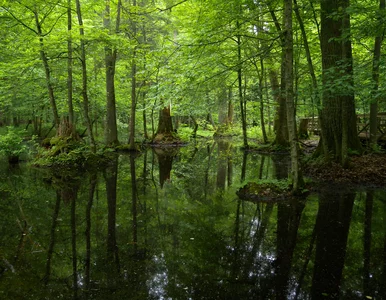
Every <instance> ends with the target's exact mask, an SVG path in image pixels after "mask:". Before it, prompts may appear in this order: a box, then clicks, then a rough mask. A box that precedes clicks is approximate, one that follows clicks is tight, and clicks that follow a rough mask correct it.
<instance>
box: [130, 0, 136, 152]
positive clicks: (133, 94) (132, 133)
mask: <svg viewBox="0 0 386 300" xmlns="http://www.w3.org/2000/svg"><path fill="white" fill-rule="evenodd" d="M136 6H137V1H136V0H133V7H134V9H136ZM134 18H135V16H134ZM132 30H133V33H132V35H133V37H134V38H135V39H136V37H137V22H136V20H135V19H133V21H132ZM136 52H137V49H136V47H134V49H133V54H132V55H133V56H132V59H131V107H130V124H129V130H130V136H129V149H130V150H135V139H134V137H135V110H136V106H137V91H136V85H137V65H136Z"/></svg>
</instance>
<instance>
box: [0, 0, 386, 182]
mask: <svg viewBox="0 0 386 300" xmlns="http://www.w3.org/2000/svg"><path fill="white" fill-rule="evenodd" d="M384 11H385V3H384V1H383V0H380V1H379V2H378V3H377V2H376V1H351V3H350V2H349V1H348V0H342V1H333V0H328V1H312V0H310V1H297V0H295V1H293V2H292V1H274V0H272V1H266V2H259V1H254V0H251V1H243V0H238V1H227V2H225V1H216V0H210V1H209V0H208V1H195V0H186V1H135V0H133V1H123V0H118V1H105V2H103V3H100V2H97V1H80V0H79V1H70V0H68V1H48V2H47V1H27V0H26V1H24V0H23V1H3V3H2V5H1V11H0V13H1V18H0V20H1V30H2V39H1V44H2V45H1V46H2V56H1V63H0V78H1V85H0V89H1V93H0V106H1V108H0V120H1V125H2V127H3V129H4V128H6V126H8V128H10V127H12V128H15V127H20V128H26V129H27V130H28V132H29V133H30V135H36V136H38V137H39V138H40V140H45V144H48V145H49V144H50V142H52V141H50V140H47V138H51V137H53V136H56V137H62V138H66V137H67V138H68V137H70V136H71V138H72V139H75V140H77V139H79V138H80V139H82V140H83V141H84V142H85V143H86V144H87V145H88V147H89V149H90V150H92V151H95V150H96V149H100V148H102V147H106V146H108V147H115V146H117V145H126V147H125V148H126V149H128V150H132V151H135V150H138V149H139V145H141V144H143V143H150V144H151V143H173V142H175V140H174V139H175V138H177V139H178V134H179V133H181V134H180V135H181V136H182V138H186V137H188V139H189V137H190V136H193V137H195V136H196V134H197V130H203V131H206V135H214V136H216V135H217V136H227V135H230V136H232V135H234V136H239V137H242V139H243V147H244V148H245V149H248V148H250V147H255V146H256V145H259V144H267V143H272V144H274V145H276V146H277V147H279V148H280V147H282V148H287V149H291V150H290V151H291V157H292V161H293V163H294V165H293V170H292V172H293V175H294V176H295V178H297V177H298V175H296V174H297V173H298V171H296V170H297V169H299V166H298V163H297V161H298V156H299V155H298V148H299V141H298V135H301V136H304V135H306V136H307V135H308V132H307V123H308V122H309V120H312V121H311V122H312V123H313V124H316V123H317V125H316V128H318V129H317V132H318V135H319V136H320V137H322V138H321V141H320V143H319V147H318V149H317V151H318V152H319V156H323V157H324V158H325V160H326V161H330V160H333V161H336V162H339V163H340V164H341V165H343V166H345V165H347V164H348V156H349V153H353V152H354V153H362V152H363V148H362V145H361V143H360V141H359V139H358V138H357V136H358V131H362V130H363V129H361V128H359V127H358V126H357V116H356V115H357V114H358V115H359V114H360V115H362V116H363V120H362V121H361V122H362V123H364V124H367V125H366V126H367V127H366V130H365V131H366V133H367V137H368V141H367V142H366V144H367V145H366V147H368V148H369V149H372V150H377V149H378V150H379V146H378V144H377V141H378V140H380V139H382V138H383V137H384V135H383V131H384V127H382V126H384V125H383V124H384V122H385V121H384V119H383V118H382V114H379V113H381V112H382V111H383V110H384V105H385V104H384V101H383V100H384V98H385V87H384V84H383V80H381V79H382V78H383V76H384V72H383V70H384V56H383V55H382V53H383V49H382V43H383V37H384V31H385V26H384V24H385V22H384V18H385V12H384ZM301 120H303V122H301ZM300 123H302V124H303V125H302V126H301V127H300V128H299V125H300ZM308 127H309V126H308ZM187 128H188V129H189V128H190V129H192V130H193V131H192V130H190V131H187ZM298 128H299V130H298ZM358 128H359V129H358ZM180 129H181V130H180ZM3 131H4V132H7V131H6V130H3ZM298 132H299V134H298ZM67 140H68V139H67ZM57 142H58V141H57V140H56V143H57ZM298 180H299V179H295V182H296V181H298Z"/></svg>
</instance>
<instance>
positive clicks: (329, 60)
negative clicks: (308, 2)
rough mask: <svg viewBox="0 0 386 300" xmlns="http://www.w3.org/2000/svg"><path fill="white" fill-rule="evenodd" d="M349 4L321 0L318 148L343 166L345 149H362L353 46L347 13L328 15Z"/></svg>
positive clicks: (346, 160) (345, 1)
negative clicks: (321, 69)
mask: <svg viewBox="0 0 386 300" xmlns="http://www.w3.org/2000/svg"><path fill="white" fill-rule="evenodd" d="M348 5H349V1H348V0H340V1H337V2H336V1H335V0H325V1H322V2H321V47H322V68H323V85H324V88H323V108H322V111H321V117H322V120H323V122H322V124H321V125H322V126H321V130H322V137H323V138H322V139H321V143H323V145H322V147H321V149H322V152H323V155H324V156H325V158H326V161H329V160H330V158H332V159H334V160H335V161H337V162H339V163H341V164H342V165H343V166H346V165H347V163H348V149H351V150H355V151H361V144H360V141H359V138H358V135H357V127H356V115H355V103H354V93H353V69H352V49H351V42H350V40H349V37H348V38H347V36H349V33H350V32H349V31H350V17H349V15H347V14H346V13H343V14H342V13H340V15H341V16H340V17H334V18H332V17H331V16H332V14H336V13H338V12H342V11H343V12H345V9H346V8H347V7H348ZM342 7H343V10H342ZM342 39H344V40H343V41H342Z"/></svg>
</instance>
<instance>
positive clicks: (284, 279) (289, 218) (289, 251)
mask: <svg viewBox="0 0 386 300" xmlns="http://www.w3.org/2000/svg"><path fill="white" fill-rule="evenodd" d="M304 207H305V202H304V201H303V200H301V199H291V200H289V201H288V202H287V201H285V202H279V203H278V208H277V254H276V255H277V257H276V270H275V273H276V289H275V290H276V299H287V295H288V280H289V277H290V271H291V266H292V257H293V253H294V249H295V246H296V242H297V234H298V229H299V223H300V218H301V216H302V212H303V209H304Z"/></svg>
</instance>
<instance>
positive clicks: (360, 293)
mask: <svg viewBox="0 0 386 300" xmlns="http://www.w3.org/2000/svg"><path fill="white" fill-rule="evenodd" d="M287 173H288V161H287V158H286V157H283V156H271V157H270V156H261V155H258V154H248V155H243V153H242V152H240V151H238V150H237V149H236V148H235V147H232V146H231V144H229V143H227V142H219V143H208V144H201V145H197V148H194V147H192V146H190V147H185V148H181V149H179V150H177V149H174V150H169V151H167V152H164V151H160V150H156V151H152V150H149V151H148V152H146V153H143V154H141V155H140V156H138V157H134V156H130V155H120V156H119V157H117V160H116V161H115V163H112V164H111V165H110V166H109V167H108V168H107V169H106V170H105V171H103V172H100V173H98V174H80V173H72V174H54V176H53V175H52V174H49V173H48V172H46V171H42V170H35V169H31V168H28V167H27V166H25V165H21V166H20V167H19V168H17V167H16V168H11V169H9V168H8V165H7V164H5V163H2V167H1V171H0V214H1V218H0V228H1V237H0V299H386V297H385V289H386V192H385V191H380V190H378V191H377V190H375V191H366V190H362V191H357V192H344V191H342V190H333V189H330V190H326V191H322V192H319V193H317V194H312V195H310V196H309V197H308V199H306V200H298V201H282V202H280V203H275V204H267V203H258V204H256V203H252V202H246V201H240V200H239V199H238V197H237V196H236V191H237V189H238V188H239V187H240V186H242V182H246V181H249V180H257V179H258V178H263V179H266V178H277V177H278V178H286V177H287Z"/></svg>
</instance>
